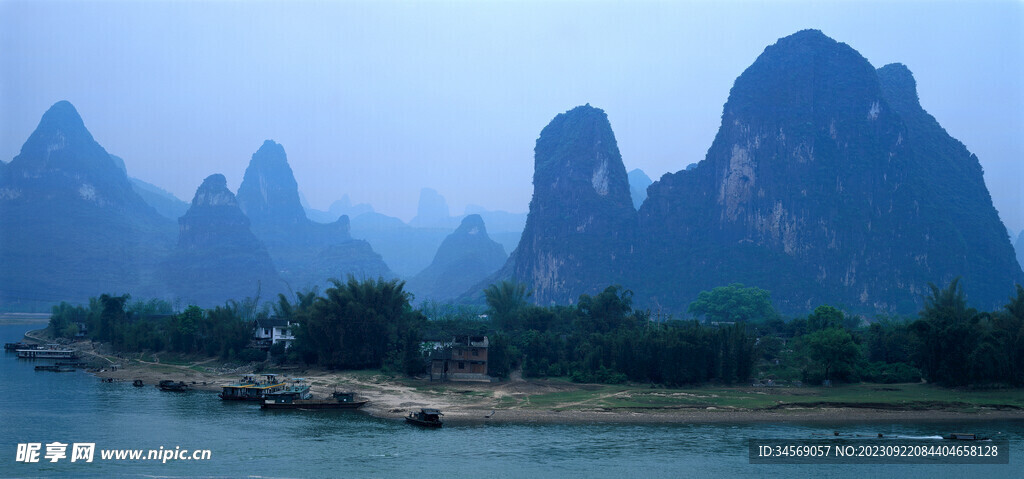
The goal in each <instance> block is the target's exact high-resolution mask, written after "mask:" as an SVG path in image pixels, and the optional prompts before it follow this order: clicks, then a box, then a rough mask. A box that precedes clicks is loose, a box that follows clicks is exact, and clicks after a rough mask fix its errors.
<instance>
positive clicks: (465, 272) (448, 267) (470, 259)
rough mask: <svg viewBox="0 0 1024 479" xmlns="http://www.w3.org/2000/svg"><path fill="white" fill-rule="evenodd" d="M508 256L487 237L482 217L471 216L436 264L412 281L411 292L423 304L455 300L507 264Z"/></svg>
mask: <svg viewBox="0 0 1024 479" xmlns="http://www.w3.org/2000/svg"><path fill="white" fill-rule="evenodd" d="M506 258H508V255H506V254H505V248H503V247H502V246H501V244H499V243H497V242H496V241H494V240H492V239H491V238H490V237H489V236H488V235H487V228H486V226H484V220H483V218H482V217H481V216H480V215H476V214H473V215H467V216H466V217H465V218H463V219H462V224H460V225H459V227H458V228H457V229H456V230H455V231H454V232H453V233H452V234H450V235H448V237H446V238H445V239H444V241H443V242H442V243H441V246H440V247H439V248H438V249H437V254H436V255H435V256H434V261H433V262H432V263H431V264H430V266H428V267H427V268H426V269H424V270H423V271H422V272H420V273H419V274H417V275H416V276H415V277H413V278H412V279H410V280H409V284H408V290H409V291H410V292H412V293H413V294H415V295H416V298H417V299H419V300H424V299H432V300H435V301H445V300H450V299H454V298H455V297H457V296H458V295H459V294H461V293H463V292H465V291H466V290H467V289H469V288H470V287H471V286H473V285H475V284H477V283H478V282H480V281H481V280H483V279H484V278H486V277H487V276H489V275H491V274H493V273H494V272H495V271H497V270H498V269H499V268H501V267H502V265H503V264H505V260H506Z"/></svg>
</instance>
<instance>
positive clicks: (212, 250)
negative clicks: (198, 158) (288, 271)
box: [164, 174, 286, 307]
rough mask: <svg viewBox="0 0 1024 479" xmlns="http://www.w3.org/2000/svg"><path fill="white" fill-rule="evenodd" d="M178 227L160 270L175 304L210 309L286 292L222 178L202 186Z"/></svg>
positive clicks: (207, 180) (215, 178) (247, 220)
mask: <svg viewBox="0 0 1024 479" xmlns="http://www.w3.org/2000/svg"><path fill="white" fill-rule="evenodd" d="M178 225H179V234H178V247H177V250H176V251H175V253H174V254H173V255H172V256H171V258H170V259H169V260H168V261H167V262H166V263H165V265H164V272H165V278H166V281H167V283H168V285H170V287H171V290H172V293H173V297H174V298H175V299H176V300H180V301H181V302H183V303H186V304H196V305H199V306H203V307H209V306H214V305H218V304H223V303H224V302H225V301H227V300H229V299H234V300H242V299H244V298H246V297H256V295H257V293H259V294H260V296H261V297H262V298H264V299H266V298H272V297H273V295H275V294H277V293H279V292H284V291H286V290H285V288H284V285H283V284H282V283H281V280H280V278H279V277H278V275H277V272H276V268H275V267H274V264H273V261H272V260H271V258H270V255H269V254H268V253H267V250H266V248H265V247H264V246H263V243H261V242H260V241H259V239H257V238H256V236H255V235H254V234H253V233H252V231H251V229H250V227H249V225H250V223H249V218H247V217H246V216H245V214H244V213H242V210H241V209H240V208H239V206H238V201H237V199H236V198H235V195H234V194H232V193H231V190H228V188H227V182H226V181H225V179H224V175H219V174H216V175H210V176H209V177H207V178H206V179H205V180H203V184H202V185H201V186H200V187H199V189H197V190H196V195H195V197H194V198H193V199H192V205H191V206H190V207H189V209H188V212H186V213H185V215H184V216H182V217H181V218H179V219H178Z"/></svg>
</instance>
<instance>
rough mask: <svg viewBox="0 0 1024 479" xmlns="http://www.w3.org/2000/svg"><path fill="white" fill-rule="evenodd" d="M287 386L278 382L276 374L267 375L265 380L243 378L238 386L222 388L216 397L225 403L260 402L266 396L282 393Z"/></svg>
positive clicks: (232, 385)
mask: <svg viewBox="0 0 1024 479" xmlns="http://www.w3.org/2000/svg"><path fill="white" fill-rule="evenodd" d="M287 387H288V385H287V384H285V383H283V382H281V381H278V380H277V375H276V374H267V375H265V379H263V380H257V379H256V377H255V376H245V377H243V378H242V381H241V382H239V383H238V384H231V385H228V386H224V387H223V390H222V391H221V393H220V394H218V396H219V397H220V398H221V399H223V400H225V401H262V400H264V399H266V398H267V395H268V394H273V393H276V392H279V391H283V390H284V389H285V388H287Z"/></svg>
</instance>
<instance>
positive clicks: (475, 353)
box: [473, 348, 480, 356]
mask: <svg viewBox="0 0 1024 479" xmlns="http://www.w3.org/2000/svg"><path fill="white" fill-rule="evenodd" d="M479 355H480V350H479V349H476V348H473V356H479Z"/></svg>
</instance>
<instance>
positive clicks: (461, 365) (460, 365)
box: [459, 361, 466, 369]
mask: <svg viewBox="0 0 1024 479" xmlns="http://www.w3.org/2000/svg"><path fill="white" fill-rule="evenodd" d="M459 369H466V363H464V362H462V361H459Z"/></svg>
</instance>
